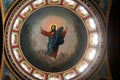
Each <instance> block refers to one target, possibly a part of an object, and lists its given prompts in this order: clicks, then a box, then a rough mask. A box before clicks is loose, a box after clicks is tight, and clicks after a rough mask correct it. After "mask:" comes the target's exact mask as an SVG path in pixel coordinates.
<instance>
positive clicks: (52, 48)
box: [41, 24, 67, 58]
mask: <svg viewBox="0 0 120 80" xmlns="http://www.w3.org/2000/svg"><path fill="white" fill-rule="evenodd" d="M66 31H67V28H66V30H64V27H60V28H59V29H58V30H56V25H55V24H53V25H51V31H50V32H48V31H45V30H43V29H42V28H41V33H42V34H43V35H44V36H47V37H48V38H49V39H48V44H47V52H46V55H49V56H51V57H53V58H56V56H57V52H58V49H59V45H62V44H63V43H64V37H65V34H66Z"/></svg>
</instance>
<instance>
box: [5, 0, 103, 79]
mask: <svg viewBox="0 0 120 80" xmlns="http://www.w3.org/2000/svg"><path fill="white" fill-rule="evenodd" d="M86 4H87V5H86ZM88 5H89V7H88ZM90 6H91V7H90ZM5 40H6V53H7V57H8V60H9V61H10V63H11V65H12V67H13V68H14V69H15V70H16V72H17V73H18V74H19V75H21V76H22V77H23V78H24V79H43V80H54V79H55V80H66V79H78V78H79V79H85V78H87V77H88V76H89V75H90V74H91V73H92V72H93V71H94V70H95V69H96V68H97V67H98V65H99V64H100V62H101V60H102V58H103V54H104V48H105V47H104V40H105V39H104V25H103V21H102V19H101V17H100V16H99V13H98V12H97V11H96V10H95V9H94V8H93V6H92V5H91V4H90V3H89V2H87V3H84V2H82V1H79V2H76V1H74V0H35V1H34V0H22V1H21V2H20V3H19V4H18V5H17V6H16V7H15V9H14V10H13V12H12V13H11V15H10V16H9V18H8V21H7V24H6V37H5ZM78 75H79V76H78Z"/></svg>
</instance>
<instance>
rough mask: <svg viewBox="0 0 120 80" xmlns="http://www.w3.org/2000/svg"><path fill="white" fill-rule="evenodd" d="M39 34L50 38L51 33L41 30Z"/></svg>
mask: <svg viewBox="0 0 120 80" xmlns="http://www.w3.org/2000/svg"><path fill="white" fill-rule="evenodd" d="M41 34H43V35H44V36H47V37H50V35H51V33H50V32H48V31H45V30H43V29H42V28H41Z"/></svg>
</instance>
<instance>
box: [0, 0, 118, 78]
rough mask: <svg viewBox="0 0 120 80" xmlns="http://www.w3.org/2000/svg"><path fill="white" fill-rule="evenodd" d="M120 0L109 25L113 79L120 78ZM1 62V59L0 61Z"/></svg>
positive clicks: (109, 54) (0, 51)
mask: <svg viewBox="0 0 120 80" xmlns="http://www.w3.org/2000/svg"><path fill="white" fill-rule="evenodd" d="M119 5H120V0H114V1H113V4H112V8H111V13H110V18H109V25H108V57H109V62H110V70H111V74H112V78H113V80H120V50H119V47H120V6H119ZM2 34H3V32H2V17H1V13H0V60H1V56H2V54H1V53H2V44H3V42H2V41H3V36H2ZM0 63H1V61H0Z"/></svg>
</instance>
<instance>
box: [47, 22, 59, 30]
mask: <svg viewBox="0 0 120 80" xmlns="http://www.w3.org/2000/svg"><path fill="white" fill-rule="evenodd" d="M52 25H55V26H56V30H57V29H58V26H57V24H55V23H52V24H50V27H49V28H50V30H51V26H52Z"/></svg>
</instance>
